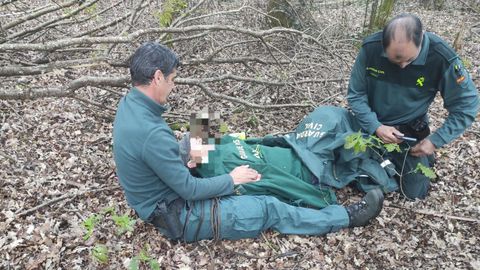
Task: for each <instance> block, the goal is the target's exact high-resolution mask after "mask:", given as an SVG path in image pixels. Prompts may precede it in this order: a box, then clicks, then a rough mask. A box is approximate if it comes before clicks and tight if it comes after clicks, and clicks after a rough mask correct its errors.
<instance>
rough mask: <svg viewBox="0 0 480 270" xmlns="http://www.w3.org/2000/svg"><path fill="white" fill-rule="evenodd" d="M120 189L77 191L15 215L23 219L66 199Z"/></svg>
mask: <svg viewBox="0 0 480 270" xmlns="http://www.w3.org/2000/svg"><path fill="white" fill-rule="evenodd" d="M118 188H120V186H115V187H104V188H97V189H84V190H77V191H75V192H73V193H67V194H64V195H62V196H60V197H57V198H55V199H51V200H49V201H46V202H44V203H42V204H39V205H37V206H35V207H32V208H30V209H27V210H24V211H22V212H20V211H21V209H19V210H17V211H16V212H15V214H16V217H17V218H19V217H23V216H26V215H29V214H31V213H33V212H35V211H37V210H39V209H41V208H43V207H45V206H49V205H51V204H54V203H57V202H60V201H63V200H65V199H74V198H75V197H77V196H82V195H84V194H87V193H96V192H100V191H105V190H115V189H118Z"/></svg>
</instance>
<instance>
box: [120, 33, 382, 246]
mask: <svg viewBox="0 0 480 270" xmlns="http://www.w3.org/2000/svg"><path fill="white" fill-rule="evenodd" d="M177 65H178V58H177V56H176V55H175V54H174V53H173V52H172V51H171V50H169V49H168V48H166V47H165V46H162V45H160V44H158V43H154V42H148V43H145V44H143V45H142V46H141V47H140V48H138V49H137V51H136V52H135V53H134V55H133V56H132V58H131V62H130V74H131V77H132V83H133V88H132V89H131V91H130V92H129V93H128V94H127V95H126V96H125V97H123V98H122V100H121V101H120V103H119V105H118V110H117V113H116V116H115V121H114V126H113V152H114V158H115V164H116V166H117V175H118V178H119V181H120V184H121V186H122V188H123V190H124V192H125V197H126V199H127V201H128V203H129V205H130V206H131V207H132V208H133V209H135V211H136V212H137V214H138V215H139V217H140V218H141V219H142V220H145V221H147V222H150V223H152V224H154V225H155V226H156V227H157V228H158V230H159V231H160V232H161V233H162V234H164V235H165V236H166V237H169V238H171V239H177V240H180V239H183V240H185V241H195V240H200V239H210V238H215V239H239V238H247V237H257V236H258V235H259V234H260V233H261V232H262V231H264V230H267V229H273V230H276V231H278V232H280V233H284V234H308V235H322V234H326V233H328V232H332V231H337V230H339V229H341V228H346V227H355V226H364V225H366V224H367V223H368V222H369V221H370V220H371V219H372V218H374V217H376V216H377V215H378V214H379V213H380V211H381V208H382V203H383V194H382V193H381V192H380V191H378V190H373V191H370V192H368V193H367V195H366V196H365V197H364V198H363V199H362V200H361V201H360V202H358V203H355V204H352V205H350V206H347V207H344V206H340V205H330V206H328V207H325V208H323V209H321V210H316V209H309V208H302V207H295V206H292V205H289V204H286V203H283V202H281V201H279V200H278V199H276V198H274V197H271V196H228V195H231V194H233V193H234V186H235V185H238V184H243V183H248V182H254V181H258V180H260V179H261V175H260V174H259V173H258V172H257V171H255V170H253V169H251V168H249V167H248V165H243V166H239V167H236V168H234V169H233V170H232V171H231V172H230V173H227V174H222V175H219V176H215V177H209V178H197V177H194V176H192V175H191V174H190V171H189V170H188V169H187V168H186V167H185V166H184V164H183V162H182V160H181V158H180V153H179V147H178V143H177V141H176V139H175V136H174V135H173V132H172V130H171V129H170V128H169V127H168V125H167V123H166V122H165V120H164V119H163V118H162V114H163V113H164V112H165V110H166V107H165V105H166V103H167V97H168V95H169V94H170V92H171V91H172V89H173V88H174V77H175V75H176V68H177Z"/></svg>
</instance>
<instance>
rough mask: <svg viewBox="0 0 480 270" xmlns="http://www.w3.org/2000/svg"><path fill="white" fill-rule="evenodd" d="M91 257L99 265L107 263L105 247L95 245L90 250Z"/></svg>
mask: <svg viewBox="0 0 480 270" xmlns="http://www.w3.org/2000/svg"><path fill="white" fill-rule="evenodd" d="M92 257H93V258H94V259H95V260H96V261H98V262H99V263H107V262H108V249H107V247H106V246H105V245H99V244H97V245H95V247H94V248H93V249H92Z"/></svg>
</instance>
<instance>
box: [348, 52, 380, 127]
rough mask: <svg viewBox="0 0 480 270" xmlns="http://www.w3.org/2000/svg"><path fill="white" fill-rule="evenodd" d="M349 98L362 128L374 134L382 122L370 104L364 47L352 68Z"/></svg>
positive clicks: (349, 102)
mask: <svg viewBox="0 0 480 270" xmlns="http://www.w3.org/2000/svg"><path fill="white" fill-rule="evenodd" d="M347 100H348V104H349V106H350V108H351V109H352V111H353V112H354V113H355V117H356V118H357V120H358V122H359V124H360V126H361V127H362V129H364V130H365V131H367V132H368V133H369V134H374V133H375V131H376V130H377V128H378V127H380V126H381V125H382V124H381V123H380V122H379V121H378V118H377V115H376V113H375V112H373V111H372V109H371V108H370V106H369V105H368V95H367V80H366V55H365V50H364V49H363V48H362V49H360V52H359V53H358V56H357V58H356V59H355V64H354V65H353V68H352V73H351V75H350V82H349V84H348V93H347Z"/></svg>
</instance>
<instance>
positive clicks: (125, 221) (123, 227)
mask: <svg viewBox="0 0 480 270" xmlns="http://www.w3.org/2000/svg"><path fill="white" fill-rule="evenodd" d="M112 219H113V221H114V222H115V224H116V225H117V227H118V234H122V233H125V232H133V229H134V228H133V226H134V225H135V222H136V220H135V219H132V218H130V217H129V216H128V215H126V214H125V215H122V216H117V215H113V216H112Z"/></svg>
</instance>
